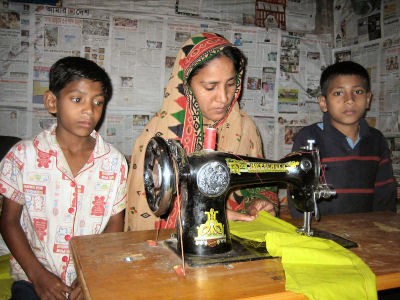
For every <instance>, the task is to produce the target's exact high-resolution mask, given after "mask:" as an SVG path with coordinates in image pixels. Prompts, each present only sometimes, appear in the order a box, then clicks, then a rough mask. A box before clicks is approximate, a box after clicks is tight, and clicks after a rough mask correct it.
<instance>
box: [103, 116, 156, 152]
mask: <svg viewBox="0 0 400 300" xmlns="http://www.w3.org/2000/svg"><path fill="white" fill-rule="evenodd" d="M151 117H152V115H149V114H146V113H143V114H132V113H127V112H123V111H113V112H108V113H107V115H106V117H105V119H104V123H103V125H102V126H101V130H100V131H99V132H100V134H101V135H102V136H103V138H104V139H105V140H106V141H107V142H109V143H111V144H113V146H114V147H116V148H117V149H118V150H119V151H121V153H123V154H124V155H125V156H126V157H128V158H129V157H130V156H131V155H132V149H133V145H134V142H135V140H136V138H137V137H138V136H139V135H140V134H141V133H142V131H143V129H144V126H145V125H146V124H147V122H148V121H149V120H150V118H151Z"/></svg>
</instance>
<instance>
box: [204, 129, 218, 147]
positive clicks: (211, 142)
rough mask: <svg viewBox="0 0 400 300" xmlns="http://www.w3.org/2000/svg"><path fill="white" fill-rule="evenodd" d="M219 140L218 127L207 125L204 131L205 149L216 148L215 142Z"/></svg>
mask: <svg viewBox="0 0 400 300" xmlns="http://www.w3.org/2000/svg"><path fill="white" fill-rule="evenodd" d="M216 141H217V129H216V128H213V127H207V128H206V132H205V133H204V145H203V149H204V150H215V144H216Z"/></svg>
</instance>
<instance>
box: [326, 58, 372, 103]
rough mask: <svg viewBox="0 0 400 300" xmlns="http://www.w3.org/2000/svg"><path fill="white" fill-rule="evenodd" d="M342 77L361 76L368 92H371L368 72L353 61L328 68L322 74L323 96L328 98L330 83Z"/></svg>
mask: <svg viewBox="0 0 400 300" xmlns="http://www.w3.org/2000/svg"><path fill="white" fill-rule="evenodd" d="M340 75H355V76H359V77H360V78H361V79H362V80H363V81H364V85H365V86H364V87H365V89H366V90H367V92H370V91H371V79H370V76H369V74H368V71H367V70H366V69H365V68H364V67H363V66H361V65H360V64H358V63H356V62H353V61H342V62H337V63H334V64H333V65H330V66H328V67H327V68H326V69H325V70H324V71H323V72H322V74H321V79H320V81H319V85H320V88H321V94H322V96H325V97H326V94H327V91H328V87H329V84H330V82H331V81H332V80H333V79H335V78H336V77H337V76H340Z"/></svg>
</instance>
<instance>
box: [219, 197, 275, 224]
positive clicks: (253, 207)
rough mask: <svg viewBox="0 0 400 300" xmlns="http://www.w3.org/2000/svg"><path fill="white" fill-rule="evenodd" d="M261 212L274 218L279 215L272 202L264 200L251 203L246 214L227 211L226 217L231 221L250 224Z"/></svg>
mask: <svg viewBox="0 0 400 300" xmlns="http://www.w3.org/2000/svg"><path fill="white" fill-rule="evenodd" d="M260 211H266V212H268V213H270V214H271V215H273V216H276V215H277V210H276V209H275V206H274V205H273V204H272V203H271V202H269V201H267V200H263V199H255V200H252V201H251V202H250V204H249V206H248V207H247V209H246V212H247V213H246V214H243V213H240V212H237V211H234V210H231V209H227V210H226V216H227V219H228V220H230V221H244V222H250V221H253V220H254V219H255V218H256V217H257V215H258V213H259V212H260Z"/></svg>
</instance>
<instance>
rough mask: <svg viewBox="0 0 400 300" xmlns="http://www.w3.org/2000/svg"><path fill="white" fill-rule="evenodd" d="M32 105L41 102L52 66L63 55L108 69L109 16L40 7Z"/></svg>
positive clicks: (37, 17) (36, 31) (61, 8)
mask: <svg viewBox="0 0 400 300" xmlns="http://www.w3.org/2000/svg"><path fill="white" fill-rule="evenodd" d="M35 26H36V27H35V40H34V49H35V53H34V62H33V63H34V65H33V69H34V73H33V75H34V77H33V96H32V102H33V103H36V104H38V103H42V96H43V91H44V90H45V87H48V70H49V67H50V66H51V65H52V64H53V63H54V62H55V61H57V60H58V59H60V58H62V57H64V56H82V57H85V58H87V59H90V60H92V61H94V62H96V63H97V64H98V65H99V66H101V67H104V68H105V69H107V66H106V65H105V62H106V61H109V59H108V57H109V55H110V49H109V46H108V44H109V32H110V14H109V13H106V12H102V11H98V10H97V11H95V10H89V9H76V8H66V7H53V6H37V8H36V11H35Z"/></svg>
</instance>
